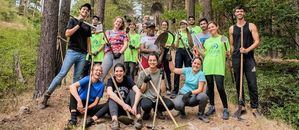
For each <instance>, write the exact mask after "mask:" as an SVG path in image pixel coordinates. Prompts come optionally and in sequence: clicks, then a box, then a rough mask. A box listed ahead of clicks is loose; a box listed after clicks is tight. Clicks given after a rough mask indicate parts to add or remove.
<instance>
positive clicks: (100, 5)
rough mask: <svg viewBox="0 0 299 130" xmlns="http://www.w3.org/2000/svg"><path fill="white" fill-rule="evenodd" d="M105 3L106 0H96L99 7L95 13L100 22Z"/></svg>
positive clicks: (102, 18)
mask: <svg viewBox="0 0 299 130" xmlns="http://www.w3.org/2000/svg"><path fill="white" fill-rule="evenodd" d="M105 3H106V0H98V6H99V9H98V12H97V15H98V17H99V18H100V22H101V23H104V15H105ZM103 25H104V24H103Z"/></svg>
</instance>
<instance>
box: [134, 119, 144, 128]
mask: <svg viewBox="0 0 299 130" xmlns="http://www.w3.org/2000/svg"><path fill="white" fill-rule="evenodd" d="M134 127H135V128H136V129H137V130H141V129H142V127H143V121H142V119H141V118H139V119H136V120H135V121H134Z"/></svg>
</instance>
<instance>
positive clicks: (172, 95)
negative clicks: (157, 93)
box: [170, 91, 177, 99]
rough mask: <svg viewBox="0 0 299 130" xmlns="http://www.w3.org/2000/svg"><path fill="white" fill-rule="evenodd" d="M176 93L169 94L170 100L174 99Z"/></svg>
mask: <svg viewBox="0 0 299 130" xmlns="http://www.w3.org/2000/svg"><path fill="white" fill-rule="evenodd" d="M176 95H177V93H176V92H175V91H172V93H171V94H170V98H171V99H174V98H175V97H176Z"/></svg>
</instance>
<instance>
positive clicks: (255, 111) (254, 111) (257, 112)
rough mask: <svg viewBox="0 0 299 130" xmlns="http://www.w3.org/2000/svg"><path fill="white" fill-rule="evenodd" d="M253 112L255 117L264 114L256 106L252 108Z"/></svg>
mask: <svg viewBox="0 0 299 130" xmlns="http://www.w3.org/2000/svg"><path fill="white" fill-rule="evenodd" d="M252 114H253V116H254V117H255V118H258V117H261V116H262V114H261V113H260V112H259V111H258V110H257V109H256V108H255V109H252Z"/></svg>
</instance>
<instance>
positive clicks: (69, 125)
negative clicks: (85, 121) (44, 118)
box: [65, 119, 77, 129]
mask: <svg viewBox="0 0 299 130" xmlns="http://www.w3.org/2000/svg"><path fill="white" fill-rule="evenodd" d="M76 126H77V121H75V120H72V119H70V120H69V121H68V123H67V124H66V126H65V128H66V129H73V128H75V127H76Z"/></svg>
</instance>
